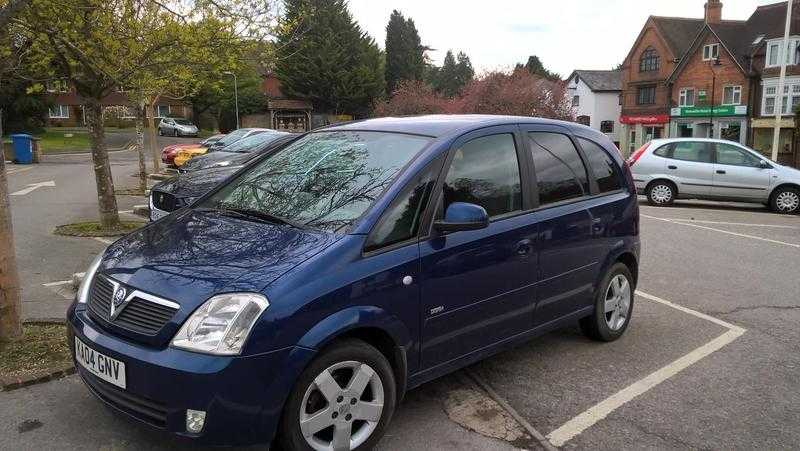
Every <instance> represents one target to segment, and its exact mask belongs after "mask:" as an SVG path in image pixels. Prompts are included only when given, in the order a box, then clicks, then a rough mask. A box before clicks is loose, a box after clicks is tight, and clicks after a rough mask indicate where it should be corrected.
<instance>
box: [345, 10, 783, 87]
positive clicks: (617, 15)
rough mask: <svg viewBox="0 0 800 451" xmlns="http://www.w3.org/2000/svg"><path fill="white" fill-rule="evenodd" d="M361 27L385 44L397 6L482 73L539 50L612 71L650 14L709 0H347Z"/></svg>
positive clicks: (552, 59) (564, 71)
mask: <svg viewBox="0 0 800 451" xmlns="http://www.w3.org/2000/svg"><path fill="white" fill-rule="evenodd" d="M777 1H778V0H723V4H724V7H723V9H722V18H723V19H730V20H745V19H747V18H748V17H749V16H750V14H751V13H752V12H753V10H755V8H756V6H759V5H767V4H771V3H777ZM349 2H350V11H351V12H352V14H353V16H354V17H355V19H356V20H357V21H358V22H359V24H360V25H361V27H362V28H363V29H365V30H366V31H367V32H368V33H369V34H370V35H371V36H372V37H373V38H375V40H376V41H377V42H378V44H379V45H380V46H381V47H383V46H384V43H385V39H386V23H387V22H388V21H389V14H391V12H392V10H393V9H398V10H399V11H400V12H402V13H403V14H404V15H405V16H406V17H411V18H413V19H414V22H415V23H416V26H417V30H419V33H420V36H421V37H422V43H423V44H426V45H428V46H430V47H433V48H435V49H437V51H436V52H431V53H430V56H431V57H432V58H433V59H434V61H435V62H436V63H437V64H441V62H442V59H443V58H444V55H445V52H447V49H453V50H454V51H458V50H463V51H464V52H466V53H467V54H468V55H469V57H470V59H471V60H472V64H473V65H474V66H475V69H476V71H479V72H480V71H482V70H491V69H507V68H510V67H513V66H514V64H515V63H517V62H523V63H524V62H525V61H527V59H528V55H538V56H539V58H540V59H541V60H542V61H543V62H544V64H545V66H546V67H547V68H548V69H550V70H554V71H556V72H559V73H560V74H561V75H562V76H564V77H566V76H568V75H569V73H570V72H572V70H573V69H613V68H614V66H616V65H617V64H619V63H620V62H622V60H623V59H625V56H626V55H627V52H628V51H629V50H630V48H631V45H632V44H633V41H634V39H636V36H637V35H638V34H639V31H641V29H642V26H643V25H644V22H645V20H647V17H648V16H650V15H657V16H677V17H695V18H702V17H703V5H704V4H705V0H489V1H486V0H483V1H480V2H479V1H475V0H461V1H459V0H394V1H389V0H349Z"/></svg>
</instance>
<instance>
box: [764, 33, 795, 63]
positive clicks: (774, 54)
mask: <svg viewBox="0 0 800 451" xmlns="http://www.w3.org/2000/svg"><path fill="white" fill-rule="evenodd" d="M798 45H800V39H798V38H795V39H790V40H789V44H788V45H786V64H788V65H793V64H800V54H798V53H797V47H798ZM782 46H783V40H782V39H781V40H777V41H770V42H769V43H768V44H767V67H776V66H779V65H780V61H781V53H782V52H781V47H782Z"/></svg>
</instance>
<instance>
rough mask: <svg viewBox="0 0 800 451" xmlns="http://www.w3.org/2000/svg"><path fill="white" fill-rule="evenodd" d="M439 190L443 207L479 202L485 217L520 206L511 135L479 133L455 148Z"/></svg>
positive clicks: (520, 208) (515, 153) (515, 159)
mask: <svg viewBox="0 0 800 451" xmlns="http://www.w3.org/2000/svg"><path fill="white" fill-rule="evenodd" d="M443 191H444V193H443V194H444V210H443V211H446V210H447V207H448V206H450V204H452V203H453V202H468V203H472V204H477V205H480V206H481V207H483V208H484V209H486V212H487V213H489V217H497V216H502V215H506V214H509V213H512V212H515V211H519V210H522V185H521V179H520V172H519V162H518V161H517V147H516V144H515V143H514V135H512V134H511V133H503V134H498V135H491V136H483V137H480V138H475V139H473V140H472V141H469V142H467V143H466V144H464V145H463V146H461V147H460V148H459V149H457V150H456V151H455V155H454V156H453V160H452V162H451V163H450V169H449V170H448V172H447V177H446V178H445V181H444V187H443Z"/></svg>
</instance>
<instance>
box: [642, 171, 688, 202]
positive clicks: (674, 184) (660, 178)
mask: <svg viewBox="0 0 800 451" xmlns="http://www.w3.org/2000/svg"><path fill="white" fill-rule="evenodd" d="M657 182H667V183H669V184H670V185H672V187H673V188H675V197H678V193H679V192H680V190H679V189H678V182H676V181H675V180H672V179H671V178H669V177H666V176H658V177H653V179H652V180H650V181H649V182H647V185H646V186H645V187H644V189H645V192H647V191H649V190H650V187H651V186H653V185H654V184H655V183H657Z"/></svg>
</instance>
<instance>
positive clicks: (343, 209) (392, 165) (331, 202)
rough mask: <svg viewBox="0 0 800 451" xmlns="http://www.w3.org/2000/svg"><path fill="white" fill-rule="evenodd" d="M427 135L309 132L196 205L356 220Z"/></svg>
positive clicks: (326, 223)
mask: <svg viewBox="0 0 800 451" xmlns="http://www.w3.org/2000/svg"><path fill="white" fill-rule="evenodd" d="M429 142H430V138H426V137H420V136H411V135H403V134H397V133H382V132H357V131H337V132H320V133H311V134H309V135H307V136H304V137H303V138H300V139H299V140H298V141H296V142H294V143H292V144H290V145H289V146H287V147H286V148H285V149H284V150H282V151H281V152H279V153H277V154H275V155H274V156H273V157H271V158H267V159H265V160H263V161H261V162H260V163H258V164H257V165H255V166H253V167H251V168H249V169H248V170H247V171H245V172H243V173H241V174H239V175H238V176H237V177H236V178H235V179H233V180H232V181H230V182H229V183H228V184H227V185H226V186H225V187H223V188H222V189H220V190H219V191H217V192H216V193H215V194H213V195H212V196H211V197H209V198H208V199H206V200H205V201H204V202H203V203H202V204H201V205H199V206H198V207H199V208H209V209H214V210H237V211H248V212H259V213H261V214H268V215H270V216H272V217H275V218H280V220H281V221H283V222H286V223H289V224H295V225H300V226H303V227H308V228H313V229H317V230H325V231H331V232H336V231H338V230H340V229H342V228H344V227H346V226H348V225H350V224H352V222H353V221H355V220H356V219H358V218H359V217H360V216H361V215H362V214H363V213H364V211H366V210H367V208H369V206H370V205H372V202H373V201H374V200H375V199H376V198H377V197H378V196H379V195H380V194H381V193H382V192H383V191H384V190H385V189H386V188H387V187H388V186H389V184H390V183H391V182H392V180H393V179H394V177H395V175H396V174H397V173H398V171H400V169H401V168H402V167H403V166H404V165H405V164H406V163H408V162H409V161H411V159H412V158H413V157H414V156H415V155H416V154H417V153H419V151H420V150H422V148H424V147H425V146H426V145H427V144H428V143H429Z"/></svg>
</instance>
